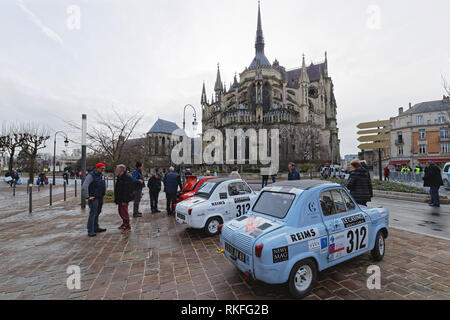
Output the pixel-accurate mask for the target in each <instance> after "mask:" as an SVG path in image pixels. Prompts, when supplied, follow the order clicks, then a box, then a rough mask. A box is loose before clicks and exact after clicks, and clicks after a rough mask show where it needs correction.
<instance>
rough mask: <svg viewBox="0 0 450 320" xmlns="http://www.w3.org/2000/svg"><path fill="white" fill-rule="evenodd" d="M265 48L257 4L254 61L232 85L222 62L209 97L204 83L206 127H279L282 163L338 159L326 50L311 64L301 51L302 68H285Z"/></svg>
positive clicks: (282, 164)
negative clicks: (225, 79) (225, 80)
mask: <svg viewBox="0 0 450 320" xmlns="http://www.w3.org/2000/svg"><path fill="white" fill-rule="evenodd" d="M264 49H265V43H264V36H263V29H262V20H261V9H260V6H259V5H258V21H257V31H256V44H255V57H254V58H253V60H252V62H251V63H250V65H249V66H248V67H246V68H245V70H244V71H243V72H242V73H240V74H239V79H238V77H237V75H236V76H235V77H234V82H232V83H231V84H230V86H229V87H228V89H227V88H226V85H225V84H224V83H223V82H222V80H221V76H220V68H219V66H218V68H217V80H216V83H215V86H214V94H213V95H212V97H211V100H209V99H208V96H207V93H206V88H205V83H203V90H202V95H201V105H202V114H203V120H202V127H203V132H205V131H206V130H208V129H219V130H221V131H223V133H224V134H225V130H226V129H234V130H236V129H239V128H241V129H244V130H246V129H249V128H253V129H257V130H258V129H268V130H270V129H279V131H280V140H279V141H280V150H279V158H280V166H281V167H280V168H285V166H286V165H287V164H288V163H289V162H295V163H305V162H306V163H307V162H310V161H312V162H314V163H316V164H317V165H323V164H324V163H325V162H331V163H340V152H339V144H340V141H339V138H338V132H339V130H338V128H337V121H336V112H337V111H336V109H337V106H336V99H335V97H334V93H333V90H334V89H333V81H332V80H331V77H330V76H329V75H328V61H327V54H326V53H325V59H324V61H321V62H320V63H315V64H314V63H311V64H310V65H308V66H307V65H306V63H305V56H303V59H302V66H301V68H296V69H292V70H287V69H286V68H285V67H283V66H281V65H280V63H279V62H278V61H277V60H275V61H274V62H273V63H270V62H269V60H268V59H267V57H266V55H265V52H264ZM247 156H248V153H247V155H246V157H247ZM247 159H248V158H247Z"/></svg>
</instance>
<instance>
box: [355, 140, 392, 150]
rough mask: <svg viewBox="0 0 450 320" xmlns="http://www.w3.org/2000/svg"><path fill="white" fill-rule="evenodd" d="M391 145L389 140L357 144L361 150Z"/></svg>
mask: <svg viewBox="0 0 450 320" xmlns="http://www.w3.org/2000/svg"><path fill="white" fill-rule="evenodd" d="M390 146H391V143H390V141H386V142H375V143H364V144H360V145H359V146H358V148H359V149H361V150H370V149H385V148H389V147H390Z"/></svg>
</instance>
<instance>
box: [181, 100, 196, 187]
mask: <svg viewBox="0 0 450 320" xmlns="http://www.w3.org/2000/svg"><path fill="white" fill-rule="evenodd" d="M187 107H191V108H192V110H193V111H194V114H193V115H192V116H193V117H194V121H193V122H192V127H193V129H194V131H197V127H198V122H197V111H196V110H195V108H194V106H193V105H191V104H187V105H185V106H184V111H183V133H185V130H186V109H187ZM190 157H192V154H191V155H190ZM181 170H182V171H183V172H184V161H183V163H182V169H181ZM181 176H182V177H183V184H184V182H185V178H184V175H183V173H182V174H181Z"/></svg>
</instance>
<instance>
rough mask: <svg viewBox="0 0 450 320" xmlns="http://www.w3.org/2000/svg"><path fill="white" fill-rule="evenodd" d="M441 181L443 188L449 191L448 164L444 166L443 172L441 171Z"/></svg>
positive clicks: (449, 176)
mask: <svg viewBox="0 0 450 320" xmlns="http://www.w3.org/2000/svg"><path fill="white" fill-rule="evenodd" d="M442 181H443V182H444V188H445V189H450V162H447V163H446V164H445V165H444V170H442Z"/></svg>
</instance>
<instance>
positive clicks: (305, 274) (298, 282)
mask: <svg viewBox="0 0 450 320" xmlns="http://www.w3.org/2000/svg"><path fill="white" fill-rule="evenodd" d="M316 278H317V267H316V264H315V263H314V261H312V260H311V259H306V260H301V261H299V262H297V263H296V264H295V265H294V267H293V268H292V271H291V275H290V276H289V291H290V293H291V295H292V296H294V297H295V298H298V299H303V298H304V297H306V296H308V295H309V293H310V292H311V290H312V288H313V286H314V284H315V282H316Z"/></svg>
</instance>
